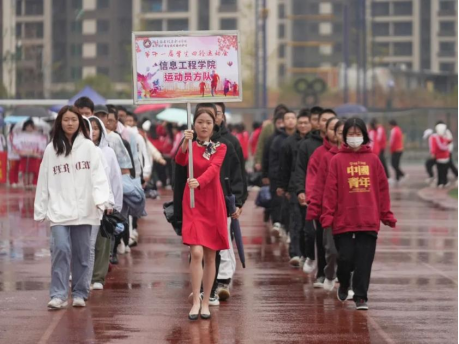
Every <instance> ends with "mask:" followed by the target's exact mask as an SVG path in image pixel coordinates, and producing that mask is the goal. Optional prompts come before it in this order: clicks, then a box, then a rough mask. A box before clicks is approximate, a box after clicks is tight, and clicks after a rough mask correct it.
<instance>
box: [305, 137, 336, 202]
mask: <svg viewBox="0 0 459 344" xmlns="http://www.w3.org/2000/svg"><path fill="white" fill-rule="evenodd" d="M332 147H333V145H332V144H331V143H330V142H329V141H328V140H327V139H326V138H324V144H323V145H322V146H320V147H319V148H317V149H316V150H315V151H314V153H312V155H311V157H310V158H309V162H308V170H307V173H306V180H305V190H306V203H308V204H309V202H310V201H311V196H312V190H313V189H314V185H315V182H316V176H317V175H318V174H319V173H318V171H319V165H320V161H321V160H322V157H323V156H324V155H325V153H327V152H328V151H329V150H330V149H331V148H332Z"/></svg>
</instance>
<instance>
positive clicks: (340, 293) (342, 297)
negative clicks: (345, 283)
mask: <svg viewBox="0 0 459 344" xmlns="http://www.w3.org/2000/svg"><path fill="white" fill-rule="evenodd" d="M336 295H337V296H338V300H340V301H341V302H344V301H346V300H347V298H348V291H347V290H344V288H342V287H341V285H340V286H339V287H338V291H337V293H336Z"/></svg>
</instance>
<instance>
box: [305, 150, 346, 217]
mask: <svg viewBox="0 0 459 344" xmlns="http://www.w3.org/2000/svg"><path fill="white" fill-rule="evenodd" d="M338 151H339V150H338V147H336V146H333V147H332V148H331V149H330V150H329V151H327V152H326V153H325V154H324V155H323V157H322V160H321V162H320V165H319V171H320V173H318V174H317V176H316V182H315V185H314V187H313V189H312V195H311V197H310V203H309V205H308V211H307V212H306V220H308V221H311V220H319V219H320V215H321V214H322V199H323V195H324V189H325V184H326V182H327V175H328V166H329V165H330V160H331V159H332V158H333V157H334V156H335V155H336V153H338Z"/></svg>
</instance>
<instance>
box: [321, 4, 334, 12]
mask: <svg viewBox="0 0 459 344" xmlns="http://www.w3.org/2000/svg"><path fill="white" fill-rule="evenodd" d="M319 13H320V14H332V4H331V3H329V2H321V3H320V4H319Z"/></svg>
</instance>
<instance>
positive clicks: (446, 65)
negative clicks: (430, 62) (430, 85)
mask: <svg viewBox="0 0 459 344" xmlns="http://www.w3.org/2000/svg"><path fill="white" fill-rule="evenodd" d="M455 69H456V65H455V64H454V62H442V63H440V72H452V73H454V72H455Z"/></svg>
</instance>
